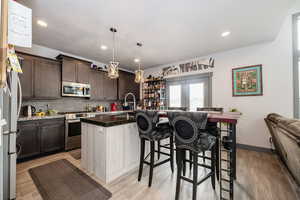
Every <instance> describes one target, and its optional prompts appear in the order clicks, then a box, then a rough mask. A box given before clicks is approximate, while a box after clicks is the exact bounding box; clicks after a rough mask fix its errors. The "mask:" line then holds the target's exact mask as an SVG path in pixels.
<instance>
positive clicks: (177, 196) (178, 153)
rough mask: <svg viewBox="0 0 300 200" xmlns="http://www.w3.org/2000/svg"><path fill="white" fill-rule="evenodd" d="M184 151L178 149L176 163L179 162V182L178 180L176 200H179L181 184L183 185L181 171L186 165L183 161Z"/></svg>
mask: <svg viewBox="0 0 300 200" xmlns="http://www.w3.org/2000/svg"><path fill="white" fill-rule="evenodd" d="M182 151H183V150H181V149H176V162H177V180H176V193H175V200H179V193H180V183H181V180H180V179H181V178H180V177H181V169H182V165H183V164H184V163H183V161H182Z"/></svg>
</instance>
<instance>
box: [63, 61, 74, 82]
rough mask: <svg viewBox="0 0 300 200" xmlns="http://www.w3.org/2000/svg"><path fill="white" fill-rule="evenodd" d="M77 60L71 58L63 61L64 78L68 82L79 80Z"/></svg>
mask: <svg viewBox="0 0 300 200" xmlns="http://www.w3.org/2000/svg"><path fill="white" fill-rule="evenodd" d="M76 74H77V62H76V61H75V60H72V59H69V58H63V61H62V80H63V81H67V82H76V81H77V76H76Z"/></svg>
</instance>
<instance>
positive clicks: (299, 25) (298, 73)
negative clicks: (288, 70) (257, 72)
mask: <svg viewBox="0 0 300 200" xmlns="http://www.w3.org/2000/svg"><path fill="white" fill-rule="evenodd" d="M293 24H294V27H293V29H294V31H293V32H294V37H293V38H294V115H295V118H300V81H299V78H300V14H297V15H295V16H294V23H293Z"/></svg>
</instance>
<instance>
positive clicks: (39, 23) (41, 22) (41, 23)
mask: <svg viewBox="0 0 300 200" xmlns="http://www.w3.org/2000/svg"><path fill="white" fill-rule="evenodd" d="M37 24H38V25H40V26H42V27H47V26H48V24H47V23H46V22H45V21H43V20H37Z"/></svg>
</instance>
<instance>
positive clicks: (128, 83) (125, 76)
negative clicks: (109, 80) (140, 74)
mask: <svg viewBox="0 0 300 200" xmlns="http://www.w3.org/2000/svg"><path fill="white" fill-rule="evenodd" d="M134 78H135V75H134V74H132V73H129V72H125V71H119V84H118V85H119V87H118V97H119V99H120V100H123V99H124V98H125V95H126V94H127V93H129V92H132V93H133V94H134V95H135V97H136V99H139V98H140V84H138V83H136V82H134ZM129 98H131V97H129Z"/></svg>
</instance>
